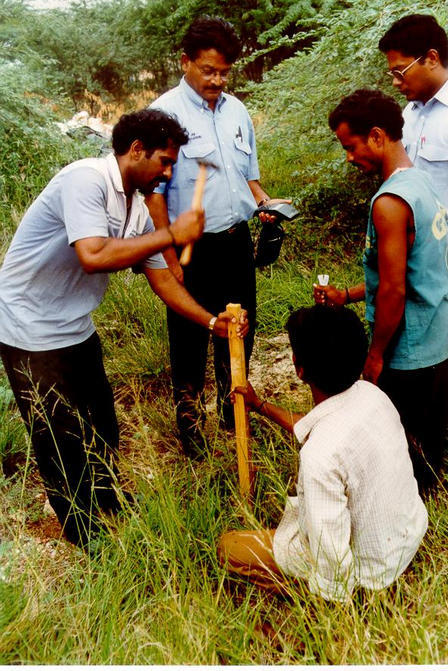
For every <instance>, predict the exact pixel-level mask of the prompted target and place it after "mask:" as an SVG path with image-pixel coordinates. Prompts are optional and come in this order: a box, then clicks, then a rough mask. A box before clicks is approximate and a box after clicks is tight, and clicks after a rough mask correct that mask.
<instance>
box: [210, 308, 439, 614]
mask: <svg viewBox="0 0 448 671" xmlns="http://www.w3.org/2000/svg"><path fill="white" fill-rule="evenodd" d="M287 329H288V333H289V339H290V342H291V348H292V351H293V361H294V364H295V368H296V371H297V375H298V377H299V378H300V379H301V380H302V381H303V382H306V383H307V384H309V386H310V388H311V392H312V395H313V400H314V404H315V407H314V408H313V410H311V412H309V413H308V414H307V415H302V414H298V413H294V412H291V411H289V410H286V409H283V408H280V407H278V406H275V405H273V404H272V403H269V402H267V401H266V400H264V401H263V400H261V399H260V398H259V397H258V396H257V394H256V393H255V391H254V389H253V388H252V386H251V385H250V384H248V385H247V388H245V387H244V388H243V387H237V388H236V389H235V392H236V393H241V394H244V398H245V402H246V405H247V407H248V408H249V409H250V410H253V411H255V412H258V413H259V414H261V415H262V416H264V417H267V418H269V419H270V420H272V421H274V422H276V423H277V424H279V425H280V426H281V427H282V428H283V429H286V430H287V431H289V432H291V433H294V434H295V436H296V438H297V440H298V442H299V443H300V444H301V445H302V449H301V451H300V468H299V473H298V481H297V496H295V497H290V498H289V499H288V501H287V505H286V508H285V511H284V515H283V518H282V520H281V522H280V525H279V527H278V528H277V529H270V530H257V531H231V532H228V533H226V534H224V535H223V536H222V537H221V539H220V542H219V546H218V553H219V558H220V561H221V563H222V564H224V565H226V566H227V567H228V569H229V570H230V571H232V572H234V573H237V574H238V575H240V576H244V577H247V578H248V579H249V580H250V581H252V582H254V583H256V584H257V585H259V586H260V587H262V588H264V589H267V590H272V591H279V592H283V591H284V590H286V589H287V581H288V580H287V577H289V578H292V579H293V581H295V582H297V581H300V580H305V581H307V583H308V586H309V589H310V591H311V592H313V593H316V594H319V595H321V596H322V597H323V598H324V599H327V600H330V601H345V600H346V599H347V598H348V597H349V595H350V593H351V592H352V590H353V589H354V588H355V587H356V586H362V587H365V588H369V589H381V588H383V587H386V586H388V585H390V584H391V583H392V582H393V581H394V580H395V579H396V578H397V577H398V576H399V575H400V574H401V573H402V572H403V571H404V570H405V568H406V567H407V566H408V564H409V563H410V561H411V560H412V558H413V556H414V554H415V553H416V551H417V548H418V546H419V544H420V542H421V540H422V538H423V536H424V534H425V531H426V528H427V524H428V517H427V512H426V508H425V506H424V504H423V501H422V500H421V498H420V496H419V493H418V487H417V482H416V480H415V478H414V475H413V472H412V463H411V460H410V458H409V453H408V446H407V442H406V436H405V433H404V429H403V426H402V424H401V422H400V417H399V415H398V412H397V410H396V409H395V407H394V405H393V403H392V402H391V400H390V399H389V398H388V397H387V396H386V394H385V393H384V392H382V391H381V390H380V389H379V388H378V387H377V386H375V385H373V384H371V383H370V382H366V381H365V380H359V376H360V374H361V371H362V369H363V365H364V361H365V358H366V354H367V338H366V334H365V332H364V327H363V326H362V324H361V322H360V320H359V319H358V317H357V316H356V314H355V313H354V312H353V311H352V310H350V309H347V308H341V309H339V310H336V309H334V308H330V307H328V306H324V305H315V306H314V307H312V308H302V309H301V310H298V311H297V312H294V313H293V314H292V315H291V316H290V318H289V320H288V323H287ZM296 587H297V585H296V586H295V588H294V589H296Z"/></svg>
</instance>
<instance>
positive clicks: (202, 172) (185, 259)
mask: <svg viewBox="0 0 448 671" xmlns="http://www.w3.org/2000/svg"><path fill="white" fill-rule="evenodd" d="M198 165H199V172H198V176H197V178H196V183H195V185H194V192H193V198H192V200H191V209H192V210H193V211H195V212H198V211H199V210H201V209H202V196H203V195H204V189H205V182H206V179H207V168H214V169H215V170H219V167H218V166H217V165H215V164H214V163H212V162H211V161H204V159H201V160H200V161H198ZM192 251H193V243H192V242H189V243H188V245H185V247H184V248H183V250H182V254H181V255H180V264H181V265H182V266H187V265H188V264H189V263H190V261H191V253H192Z"/></svg>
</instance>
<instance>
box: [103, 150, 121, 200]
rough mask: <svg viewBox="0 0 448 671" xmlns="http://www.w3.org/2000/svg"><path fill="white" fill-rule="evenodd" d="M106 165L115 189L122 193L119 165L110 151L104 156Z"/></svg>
mask: <svg viewBox="0 0 448 671" xmlns="http://www.w3.org/2000/svg"><path fill="white" fill-rule="evenodd" d="M106 165H107V169H108V171H109V175H110V178H111V180H112V184H113V185H114V189H115V191H118V192H119V193H124V188H123V178H122V176H121V172H120V167H119V165H118V161H117V157H116V156H115V154H113V153H110V154H108V155H107V156H106Z"/></svg>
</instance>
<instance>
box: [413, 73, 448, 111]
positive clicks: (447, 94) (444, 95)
mask: <svg viewBox="0 0 448 671" xmlns="http://www.w3.org/2000/svg"><path fill="white" fill-rule="evenodd" d="M435 100H437V101H438V102H440V103H442V105H446V107H448V80H447V81H446V82H445V83H444V84H443V86H441V87H440V88H439V90H438V91H437V92H436V93H434V95H433V96H432V98H430V99H429V100H428V101H427V102H426V103H425V104H423V103H422V102H421V100H415V101H414V103H413V105H412V109H417V108H422V107H426V106H427V105H429V104H430V103H431V104H432V103H433V102H434V101H435Z"/></svg>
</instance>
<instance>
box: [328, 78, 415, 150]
mask: <svg viewBox="0 0 448 671" xmlns="http://www.w3.org/2000/svg"><path fill="white" fill-rule="evenodd" d="M344 122H345V123H347V124H348V125H349V126H350V130H351V132H352V133H354V134H355V135H361V136H363V137H367V135H368V134H369V133H370V131H371V130H372V128H373V127H374V126H378V128H382V129H383V130H384V131H385V132H386V133H387V135H388V136H389V138H390V139H391V140H394V141H398V140H401V138H402V136H403V117H402V114H401V108H400V105H399V104H398V103H397V102H396V100H394V98H392V97H391V96H387V95H386V94H385V93H383V92H382V91H377V90H372V89H358V90H357V91H355V92H354V93H352V94H351V95H349V96H346V97H345V98H343V99H342V100H341V102H340V103H339V105H338V106H337V107H335V109H334V110H333V111H332V112H331V113H330V116H329V117H328V123H329V125H330V128H331V130H333V131H335V130H337V128H338V126H339V125H340V124H341V123H344Z"/></svg>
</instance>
